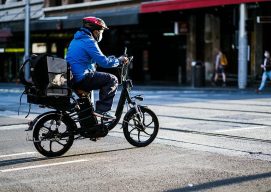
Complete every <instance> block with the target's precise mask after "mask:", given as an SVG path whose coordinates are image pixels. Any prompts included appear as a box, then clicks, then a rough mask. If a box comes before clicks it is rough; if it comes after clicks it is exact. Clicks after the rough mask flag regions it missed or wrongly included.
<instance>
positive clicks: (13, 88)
mask: <svg viewBox="0 0 271 192" xmlns="http://www.w3.org/2000/svg"><path fill="white" fill-rule="evenodd" d="M133 89H134V90H148V91H157V90H161V91H165V90H170V91H187V90H189V91H215V92H255V89H256V87H248V88H246V89H239V88H238V87H236V86H227V87H220V86H208V85H207V86H202V87H193V86H188V85H180V86H177V85H142V84H139V85H137V84H134V87H133ZM23 90H24V86H23V85H22V84H18V83H1V82H0V93H3V92H23ZM119 90H120V88H119ZM264 92H266V93H267V92H271V89H268V88H266V89H265V90H264Z"/></svg>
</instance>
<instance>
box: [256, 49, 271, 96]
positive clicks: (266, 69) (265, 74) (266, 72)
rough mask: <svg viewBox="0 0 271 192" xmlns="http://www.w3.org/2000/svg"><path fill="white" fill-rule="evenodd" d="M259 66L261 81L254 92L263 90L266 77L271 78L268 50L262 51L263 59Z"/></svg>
mask: <svg viewBox="0 0 271 192" xmlns="http://www.w3.org/2000/svg"><path fill="white" fill-rule="evenodd" d="M261 68H262V69H263V74H262V82H261V84H260V87H259V88H258V89H257V90H256V93H260V92H261V91H263V89H264V87H265V84H266V81H267V78H268V79H269V80H271V62H270V53H269V52H268V51H265V52H264V61H263V64H261Z"/></svg>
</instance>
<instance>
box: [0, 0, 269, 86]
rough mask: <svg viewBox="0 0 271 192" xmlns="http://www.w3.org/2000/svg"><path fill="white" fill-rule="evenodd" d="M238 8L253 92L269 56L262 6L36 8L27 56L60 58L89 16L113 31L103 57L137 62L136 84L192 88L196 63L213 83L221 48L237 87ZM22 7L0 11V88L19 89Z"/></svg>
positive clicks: (131, 1) (104, 3)
mask: <svg viewBox="0 0 271 192" xmlns="http://www.w3.org/2000/svg"><path fill="white" fill-rule="evenodd" d="M241 3H242V4H245V8H246V12H247V17H246V28H245V29H246V32H247V40H248V44H247V45H248V46H247V56H246V57H247V71H246V72H245V73H247V74H246V75H247V81H248V85H250V84H253V82H255V80H257V79H259V77H260V75H261V69H260V64H261V62H262V59H263V51H264V50H269V51H271V44H270V43H268V39H269V37H268V35H269V34H270V32H271V24H270V16H271V14H270V11H269V10H270V8H271V2H268V1H266V0H258V1H255V0H254V1H253V0H238V1H233V0H228V1H223V0H220V1H212V0H206V1H200V0H194V1H183V0H171V1H165V0H163V1H137V0H96V1H95V0H92V1H90V0H57V1H55V0H54V1H53V0H45V1H41V0H33V1H31V3H30V5H31V14H30V15H31V25H30V28H31V36H30V37H31V38H30V41H31V52H32V53H42V52H49V53H53V54H56V55H57V56H60V57H64V56H65V52H66V49H67V46H68V44H69V42H70V40H71V39H72V37H73V34H74V32H76V30H77V29H78V28H79V27H80V26H81V19H82V18H83V17H85V16H90V15H93V16H97V17H101V18H102V19H104V20H105V22H106V23H107V24H108V25H109V28H110V30H109V31H106V33H105V34H104V40H103V41H102V42H101V49H102V50H103V52H104V53H105V54H106V55H111V54H114V55H121V54H122V53H123V50H124V47H128V52H129V54H132V55H134V56H135V61H134V64H133V66H132V70H131V74H130V75H131V76H132V78H133V79H134V81H135V82H137V83H142V84H143V83H144V84H155V83H159V84H168V85H172V84H176V85H178V84H179V85H190V83H191V78H192V63H195V62H196V63H200V64H202V65H204V66H205V77H206V80H207V82H210V81H211V79H212V76H213V72H214V54H213V51H214V49H215V48H220V49H221V50H222V51H223V52H224V53H225V54H226V55H227V58H228V60H229V64H228V66H227V68H226V72H227V76H228V79H229V82H231V83H232V85H234V86H237V81H238V74H239V73H238V68H240V66H239V64H238V63H239V59H238V58H239V57H238V56H239V55H240V53H239V39H238V37H239V30H240V28H239V22H240V4H241ZM24 5H25V2H24V1H16V0H9V1H5V2H4V1H2V5H0V14H1V15H2V16H1V15H0V52H1V53H0V58H1V61H2V62H3V63H1V65H2V66H3V67H2V68H1V71H0V81H2V82H6V81H16V79H17V75H18V67H19V66H20V65H21V64H22V58H23V52H24V50H23V47H24V40H23V39H24V12H23V11H22V10H23V8H24ZM13 12H14V13H13ZM12 13H13V14H12ZM239 76H240V74H239Z"/></svg>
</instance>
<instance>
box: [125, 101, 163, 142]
mask: <svg viewBox="0 0 271 192" xmlns="http://www.w3.org/2000/svg"><path fill="white" fill-rule="evenodd" d="M139 111H140V112H139V113H137V112H136V110H135V109H134V110H132V111H131V112H130V113H129V112H128V113H127V115H126V116H125V117H124V122H123V125H122V127H123V133H124V136H125V138H126V140H127V141H128V142H129V143H130V144H131V145H133V146H136V147H145V146H147V145H149V144H150V143H152V142H153V140H154V139H155V138H156V136H157V134H158V130H159V121H158V118H157V116H156V115H155V113H154V112H153V111H152V110H150V109H149V108H146V107H142V106H140V107H139Z"/></svg>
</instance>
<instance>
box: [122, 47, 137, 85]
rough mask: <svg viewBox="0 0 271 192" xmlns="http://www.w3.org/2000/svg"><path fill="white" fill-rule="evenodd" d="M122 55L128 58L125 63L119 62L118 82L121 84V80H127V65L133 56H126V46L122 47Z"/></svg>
mask: <svg viewBox="0 0 271 192" xmlns="http://www.w3.org/2000/svg"><path fill="white" fill-rule="evenodd" d="M123 56H125V57H127V58H128V63H127V64H120V65H119V67H118V68H119V69H120V78H121V82H120V84H122V82H123V81H126V80H127V76H128V69H129V65H130V64H131V63H132V61H133V58H134V57H133V56H130V57H128V55H127V47H125V48H124V54H123Z"/></svg>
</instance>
